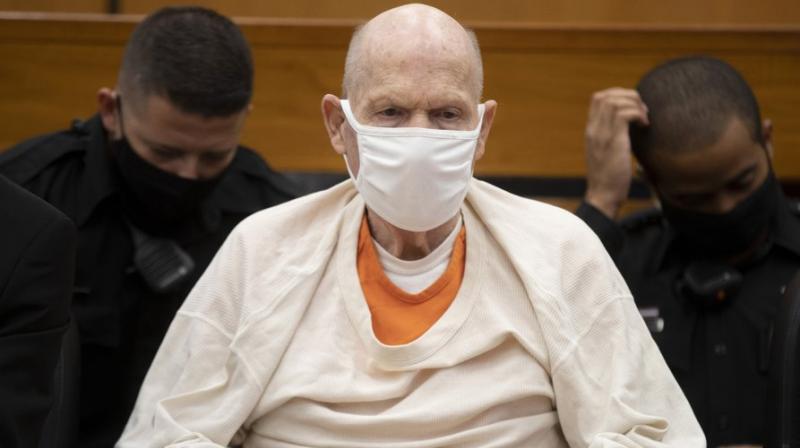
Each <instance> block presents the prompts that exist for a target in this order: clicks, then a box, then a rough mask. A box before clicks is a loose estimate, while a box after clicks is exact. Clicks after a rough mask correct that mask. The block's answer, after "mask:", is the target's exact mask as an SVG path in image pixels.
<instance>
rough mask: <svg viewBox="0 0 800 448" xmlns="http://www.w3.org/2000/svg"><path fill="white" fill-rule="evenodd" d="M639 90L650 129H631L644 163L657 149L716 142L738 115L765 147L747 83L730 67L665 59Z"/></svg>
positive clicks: (698, 59) (705, 58)
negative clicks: (648, 155) (646, 110)
mask: <svg viewBox="0 0 800 448" xmlns="http://www.w3.org/2000/svg"><path fill="white" fill-rule="evenodd" d="M636 90H637V91H638V92H639V95H640V96H641V97H642V100H643V101H644V103H645V105H647V109H648V118H649V121H650V125H649V126H640V125H636V124H632V125H631V132H630V135H631V146H632V148H633V151H634V154H636V158H637V159H639V162H640V163H643V159H644V158H646V156H647V154H649V152H650V151H653V150H665V151H682V150H687V149H699V148H704V147H707V146H709V145H712V144H714V143H716V142H717V141H718V140H719V138H720V137H721V135H722V133H723V132H724V131H725V129H726V127H727V126H728V124H729V123H730V120H731V119H732V118H734V117H736V118H738V119H740V120H742V123H743V124H744V125H745V126H747V128H748V131H749V132H750V135H751V137H752V139H753V141H754V142H758V143H761V144H762V145H763V144H764V141H763V135H762V131H761V113H760V112H759V108H758V102H757V101H756V97H755V95H753V91H752V90H751V89H750V86H749V85H748V84H747V81H745V79H744V78H743V77H742V75H741V74H739V72H737V71H736V69H734V68H733V67H732V66H731V65H729V64H728V63H726V62H724V61H721V60H719V59H716V58H712V57H708V56H690V57H683V58H678V59H673V60H670V61H667V62H665V63H663V64H661V65H659V66H657V67H655V68H654V69H652V70H650V71H649V72H648V73H647V74H645V75H644V77H642V79H641V80H640V81H639V84H638V85H637V86H636Z"/></svg>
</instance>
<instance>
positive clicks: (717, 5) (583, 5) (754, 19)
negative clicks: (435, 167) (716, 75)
mask: <svg viewBox="0 0 800 448" xmlns="http://www.w3.org/2000/svg"><path fill="white" fill-rule="evenodd" d="M404 3H408V1H405V0H371V1H368V2H366V1H363V0H292V1H263V0H177V1H176V0H135V1H134V0H127V1H126V0H122V2H121V9H122V12H125V13H135V14H147V13H149V12H151V11H153V10H155V9H156V8H159V7H161V6H164V5H168V4H173V5H174V4H200V5H204V6H208V7H211V8H214V9H217V10H219V11H221V12H223V13H225V14H228V15H232V16H244V17H246V16H249V17H295V18H334V19H367V18H369V17H372V16H374V15H376V14H378V13H380V12H381V11H384V10H386V9H389V8H391V7H394V6H398V5H402V4H404ZM425 3H428V4H430V5H433V6H436V7H438V8H440V9H442V10H444V11H447V12H448V13H449V14H451V15H452V16H454V17H456V18H458V19H459V20H465V21H497V22H513V23H525V22H528V23H530V22H538V23H550V24H553V23H570V24H575V23H583V24H586V23H591V24H625V23H627V24H631V23H635V24H645V23H646V24H682V25H686V24H700V25H707V24H797V23H800V3H798V2H797V1H796V0H761V1H753V0H703V1H697V0H670V1H663V0H589V1H587V0H558V1H553V0H497V1H486V0H428V1H426V2H425Z"/></svg>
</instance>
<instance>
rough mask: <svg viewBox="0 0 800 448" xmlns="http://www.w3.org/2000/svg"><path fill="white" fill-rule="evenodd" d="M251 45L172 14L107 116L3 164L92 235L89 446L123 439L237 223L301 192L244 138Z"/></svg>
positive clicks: (130, 57) (104, 106)
mask: <svg viewBox="0 0 800 448" xmlns="http://www.w3.org/2000/svg"><path fill="white" fill-rule="evenodd" d="M252 84H253V66H252V61H251V55H250V49H249V47H248V44H247V42H246V41H245V39H244V37H243V35H242V33H241V32H240V30H239V29H238V28H237V27H236V26H235V25H234V24H233V23H232V22H231V21H230V20H228V19H227V18H225V17H223V16H221V15H219V14H217V13H215V12H213V11H210V10H206V9H202V8H166V9H162V10H160V11H158V12H156V13H154V14H153V15H151V16H149V17H148V18H146V19H145V20H144V21H143V22H142V23H141V24H139V25H138V27H137V28H136V30H135V31H134V32H133V34H132V36H131V38H130V41H129V42H128V45H127V47H126V49H125V55H124V60H123V62H122V67H121V70H120V73H119V78H118V83H117V87H116V88H115V89H113V90H112V89H108V88H103V89H100V91H99V92H98V94H97V99H98V106H99V113H98V114H97V115H95V116H94V117H93V118H91V119H89V120H88V121H83V122H75V123H74V124H73V125H72V127H71V128H70V129H68V130H66V131H63V132H58V133H54V134H49V135H46V136H42V137H38V138H34V139H32V140H29V141H26V142H24V143H21V144H19V145H17V146H16V147H14V148H12V149H10V150H9V151H7V152H5V153H4V154H2V155H0V173H2V174H5V175H6V176H8V177H9V178H10V179H12V180H13V181H15V182H17V183H19V184H21V185H22V186H24V187H25V188H27V189H28V190H30V191H32V192H33V193H35V194H37V195H38V196H40V197H42V198H44V199H45V200H47V201H48V202H50V203H51V204H53V205H55V206H56V207H57V208H58V209H60V210H61V211H62V212H64V213H65V214H66V215H67V216H68V217H70V218H71V219H72V220H73V221H74V223H75V224H76V226H77V228H78V232H79V235H78V238H79V242H78V258H77V273H76V277H75V286H74V298H73V299H74V305H73V308H72V312H73V314H74V316H75V317H76V319H77V322H78V326H79V330H80V338H81V350H82V358H81V360H82V362H81V367H82V376H81V391H80V392H81V396H80V402H81V411H80V430H79V439H80V440H78V442H77V446H80V447H82V448H91V447H103V448H107V447H110V446H112V445H113V444H114V442H115V441H116V439H117V438H118V437H119V435H120V433H121V432H122V429H123V426H124V425H125V422H126V420H127V418H128V415H129V414H130V411H131V409H132V407H133V404H134V400H135V399H136V395H137V393H138V389H139V386H140V385H141V383H142V381H143V379H144V375H145V373H146V372H147V369H148V367H149V365H150V362H151V360H152V358H153V356H154V354H155V352H156V350H157V349H158V346H159V344H160V341H161V339H162V338H163V336H164V334H165V332H166V329H167V327H168V325H169V323H170V322H171V320H172V318H173V315H174V313H175V311H176V310H177V309H178V307H179V306H180V305H181V303H182V301H183V299H184V297H185V296H186V294H187V293H188V291H189V289H190V288H191V287H192V285H193V284H194V282H195V281H196V280H197V278H198V277H199V275H200V274H201V273H202V272H203V270H204V269H205V267H206V266H207V265H208V263H209V262H210V260H211V257H212V256H213V255H214V253H215V252H216V250H217V248H218V247H219V246H220V245H221V244H222V242H223V240H224V239H225V237H226V236H227V235H228V233H229V232H230V231H231V230H232V228H233V227H234V226H235V225H236V224H237V223H238V222H239V221H240V220H241V219H243V218H244V217H246V216H247V215H249V214H251V213H253V212H255V211H257V210H259V209H262V208H265V207H269V206H271V205H274V204H277V203H280V202H283V201H285V200H287V199H290V198H291V197H293V195H294V191H293V187H292V186H291V185H289V184H288V183H287V181H286V180H284V179H283V178H282V177H281V176H280V175H278V174H277V173H275V172H273V171H272V170H271V169H270V168H269V167H268V166H267V165H266V163H265V162H264V161H263V160H262V159H261V158H260V157H259V156H258V155H256V153H254V152H253V151H251V150H249V149H246V148H243V147H240V146H239V144H238V142H239V138H240V135H241V130H242V126H243V124H244V122H245V118H246V116H247V114H248V110H249V105H250V99H251V94H252Z"/></svg>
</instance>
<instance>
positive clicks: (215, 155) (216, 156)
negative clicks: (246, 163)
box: [203, 152, 229, 163]
mask: <svg viewBox="0 0 800 448" xmlns="http://www.w3.org/2000/svg"><path fill="white" fill-rule="evenodd" d="M228 154H229V153H227V152H208V153H205V154H203V160H205V161H206V162H209V163H219V162H222V161H224V160H225V159H227V158H228Z"/></svg>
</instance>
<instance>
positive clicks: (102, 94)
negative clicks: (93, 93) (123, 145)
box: [97, 87, 122, 139]
mask: <svg viewBox="0 0 800 448" xmlns="http://www.w3.org/2000/svg"><path fill="white" fill-rule="evenodd" d="M117 95H118V94H117V92H115V91H114V90H112V89H110V88H108V87H102V88H101V89H100V90H98V91H97V112H98V113H99V114H100V120H101V121H102V122H103V127H104V128H105V129H106V132H108V135H109V136H111V138H112V139H118V138H122V130H121V128H120V123H119V114H118V113H117V105H118V104H119V103H118V102H117Z"/></svg>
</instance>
